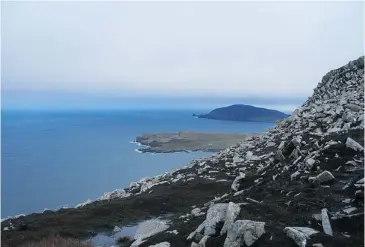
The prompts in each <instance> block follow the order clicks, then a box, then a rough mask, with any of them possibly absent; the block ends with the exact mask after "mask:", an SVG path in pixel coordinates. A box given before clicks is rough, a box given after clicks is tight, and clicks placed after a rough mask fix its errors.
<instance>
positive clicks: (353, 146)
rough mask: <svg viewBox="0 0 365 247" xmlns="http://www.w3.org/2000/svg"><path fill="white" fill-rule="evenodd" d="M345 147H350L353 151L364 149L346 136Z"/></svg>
mask: <svg viewBox="0 0 365 247" xmlns="http://www.w3.org/2000/svg"><path fill="white" fill-rule="evenodd" d="M346 147H348V148H351V149H353V150H355V151H360V152H362V151H364V148H363V147H362V146H361V145H360V144H359V143H357V142H356V141H354V140H353V139H351V138H350V137H347V140H346Z"/></svg>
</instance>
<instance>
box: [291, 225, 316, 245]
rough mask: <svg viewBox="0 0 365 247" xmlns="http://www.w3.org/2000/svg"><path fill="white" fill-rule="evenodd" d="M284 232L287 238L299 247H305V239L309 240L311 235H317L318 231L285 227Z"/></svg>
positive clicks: (307, 228)
mask: <svg viewBox="0 0 365 247" xmlns="http://www.w3.org/2000/svg"><path fill="white" fill-rule="evenodd" d="M284 232H285V233H286V235H287V236H288V237H289V238H291V239H293V240H294V242H295V243H296V244H297V245H298V246H299V247H305V246H306V244H307V239H309V237H310V236H311V235H313V234H316V233H318V231H316V230H314V229H312V228H309V227H285V228H284Z"/></svg>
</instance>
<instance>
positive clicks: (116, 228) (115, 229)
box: [113, 226, 122, 233]
mask: <svg viewBox="0 0 365 247" xmlns="http://www.w3.org/2000/svg"><path fill="white" fill-rule="evenodd" d="M121 230H122V229H120V228H119V227H117V226H114V229H113V233H117V232H120V231H121Z"/></svg>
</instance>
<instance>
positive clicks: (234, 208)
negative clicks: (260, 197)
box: [220, 202, 241, 235]
mask: <svg viewBox="0 0 365 247" xmlns="http://www.w3.org/2000/svg"><path fill="white" fill-rule="evenodd" d="M240 211H241V208H240V206H239V205H238V204H235V203H233V202H229V203H228V207H227V214H226V218H225V220H224V225H223V228H222V230H221V232H220V235H223V234H225V233H226V232H227V229H229V228H230V227H231V225H232V224H233V222H234V221H235V219H236V218H237V216H238V215H239V213H240Z"/></svg>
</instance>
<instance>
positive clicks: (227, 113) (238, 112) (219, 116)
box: [194, 104, 289, 123]
mask: <svg viewBox="0 0 365 247" xmlns="http://www.w3.org/2000/svg"><path fill="white" fill-rule="evenodd" d="M194 116H196V117H198V118H208V119H216V120H226V121H252V122H269V123H270V122H276V121H277V120H282V119H284V118H286V117H288V116H289V115H287V114H285V113H283V112H280V111H277V110H271V109H266V108H260V107H255V106H252V105H243V104H240V105H231V106H227V107H221V108H217V109H214V110H212V111H211V112H209V113H208V114H201V115H194Z"/></svg>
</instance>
